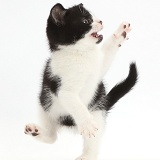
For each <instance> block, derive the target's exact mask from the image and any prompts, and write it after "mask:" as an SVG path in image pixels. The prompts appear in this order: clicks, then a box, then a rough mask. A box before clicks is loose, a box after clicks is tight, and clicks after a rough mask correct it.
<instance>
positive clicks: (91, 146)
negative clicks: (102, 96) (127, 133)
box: [76, 111, 105, 160]
mask: <svg viewBox="0 0 160 160" xmlns="http://www.w3.org/2000/svg"><path fill="white" fill-rule="evenodd" d="M92 115H93V116H94V119H95V121H96V122H97V124H98V131H97V134H96V136H95V137H94V136H91V137H90V138H89V137H84V148H83V153H82V155H81V156H80V157H78V158H77V159H76V160H97V158H98V152H99V145H100V141H101V138H102V135H103V132H104V127H105V117H104V115H103V112H102V111H95V112H93V113H92Z"/></svg>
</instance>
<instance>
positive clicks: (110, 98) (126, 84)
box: [107, 63, 138, 110]
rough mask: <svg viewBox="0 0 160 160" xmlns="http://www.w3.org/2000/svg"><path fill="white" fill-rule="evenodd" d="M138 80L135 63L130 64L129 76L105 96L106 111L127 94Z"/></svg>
mask: <svg viewBox="0 0 160 160" xmlns="http://www.w3.org/2000/svg"><path fill="white" fill-rule="evenodd" d="M137 79H138V73H137V67H136V64H135V63H131V64H130V69H129V74H128V76H127V78H126V79H124V80H123V81H122V82H120V83H118V84H116V85H115V86H114V87H113V88H112V89H111V91H110V92H109V93H108V94H107V110H110V109H111V108H112V106H113V105H114V104H115V103H116V102H117V101H118V100H119V99H120V98H122V97H123V96H124V95H125V94H127V93H128V92H129V91H130V90H131V89H132V88H133V87H134V85H135V84H136V82H137Z"/></svg>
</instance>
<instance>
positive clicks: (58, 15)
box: [51, 3, 66, 25]
mask: <svg viewBox="0 0 160 160" xmlns="http://www.w3.org/2000/svg"><path fill="white" fill-rule="evenodd" d="M65 13H66V9H65V8H64V7H63V6H62V5H61V4H60V3H57V4H56V5H55V6H53V8H52V9H51V16H52V18H53V20H54V22H55V23H56V25H64V24H65V21H64V15H65Z"/></svg>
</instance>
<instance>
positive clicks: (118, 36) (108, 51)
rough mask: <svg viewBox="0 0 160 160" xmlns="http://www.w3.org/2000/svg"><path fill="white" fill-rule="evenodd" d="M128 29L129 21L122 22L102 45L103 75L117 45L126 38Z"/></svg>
mask: <svg viewBox="0 0 160 160" xmlns="http://www.w3.org/2000/svg"><path fill="white" fill-rule="evenodd" d="M130 31H131V28H130V23H127V22H123V23H122V24H121V25H120V26H119V28H118V29H117V30H116V31H115V32H114V34H113V35H112V36H111V37H110V38H109V39H108V40H107V41H106V42H105V43H104V45H103V46H102V52H103V53H104V60H103V66H102V68H103V69H102V70H103V71H102V76H104V75H105V73H106V71H107V70H108V69H109V67H110V65H111V63H112V61H113V59H114V56H115V55H116V53H117V51H118V49H119V47H121V45H122V44H123V42H124V41H125V40H127V39H128V37H127V33H129V32H130Z"/></svg>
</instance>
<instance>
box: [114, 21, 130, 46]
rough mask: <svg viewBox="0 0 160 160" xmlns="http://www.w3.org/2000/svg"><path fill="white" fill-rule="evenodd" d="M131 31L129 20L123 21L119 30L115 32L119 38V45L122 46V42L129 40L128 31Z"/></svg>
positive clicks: (117, 38)
mask: <svg viewBox="0 0 160 160" xmlns="http://www.w3.org/2000/svg"><path fill="white" fill-rule="evenodd" d="M130 31H131V25H130V23H128V22H123V23H122V24H121V25H120V26H119V28H118V29H117V31H116V32H115V33H114V34H113V35H114V38H115V39H116V40H117V43H118V47H121V44H122V43H123V41H124V40H128V37H127V33H129V32H130Z"/></svg>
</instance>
